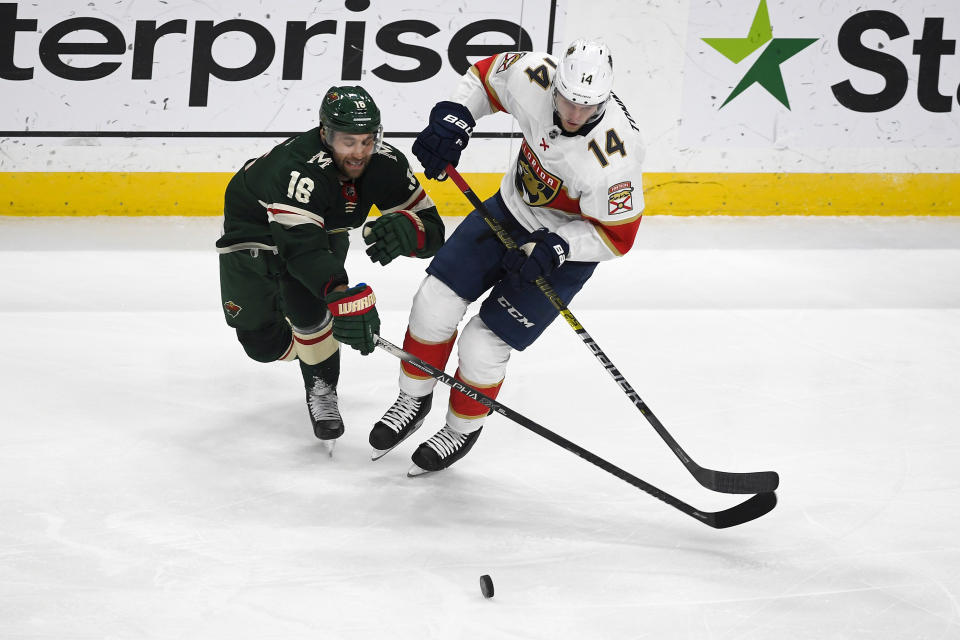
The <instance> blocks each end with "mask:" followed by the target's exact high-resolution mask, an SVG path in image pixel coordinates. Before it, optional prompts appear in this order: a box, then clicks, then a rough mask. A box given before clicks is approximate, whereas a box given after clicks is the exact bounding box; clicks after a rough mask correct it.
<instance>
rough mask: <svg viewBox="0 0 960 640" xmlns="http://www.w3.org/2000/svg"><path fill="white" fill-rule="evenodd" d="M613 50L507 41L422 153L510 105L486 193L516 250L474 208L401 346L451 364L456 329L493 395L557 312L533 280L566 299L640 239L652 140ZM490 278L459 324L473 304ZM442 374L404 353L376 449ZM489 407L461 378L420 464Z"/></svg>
mask: <svg viewBox="0 0 960 640" xmlns="http://www.w3.org/2000/svg"><path fill="white" fill-rule="evenodd" d="M612 85H613V60H612V57H611V55H610V52H609V50H608V48H607V47H606V46H605V45H604V44H602V43H599V42H590V41H585V40H576V41H575V42H573V43H572V44H571V45H570V46H569V47H568V48H567V49H566V51H565V53H564V54H563V56H562V57H561V58H560V59H559V60H558V59H557V58H555V57H554V56H552V55H549V54H546V53H533V52H514V53H501V54H498V55H495V56H492V57H490V58H486V59H484V60H481V61H480V62H478V63H476V64H475V65H473V66H472V67H470V69H469V71H468V72H467V73H466V74H465V75H464V76H463V78H462V79H461V80H460V82H459V84H458V85H457V87H456V90H455V92H454V95H453V97H452V99H451V100H450V101H444V102H439V103H437V105H436V106H434V108H433V110H432V111H431V112H430V120H429V124H428V125H427V127H426V128H425V129H424V130H423V131H422V132H421V133H420V134H419V135H418V136H417V139H416V141H415V143H414V145H413V153H414V155H416V156H417V158H418V159H419V160H420V162H421V163H422V164H423V166H424V171H425V174H426V177H427V178H433V179H441V180H442V179H444V178H445V177H446V176H445V174H444V169H445V168H446V166H447V165H448V164H452V165H453V166H456V165H457V163H458V162H459V159H460V153H461V151H462V150H463V148H464V147H466V145H467V143H468V142H469V139H470V134H471V133H472V131H473V128H474V126H475V125H476V119H478V118H482V117H483V116H486V115H489V114H492V113H495V112H497V111H504V112H507V113H509V114H511V115H512V116H513V117H514V118H516V120H517V123H518V124H519V127H520V130H521V131H522V132H523V141H522V144H521V147H520V152H519V154H518V156H517V160H516V165H515V166H514V167H512V168H511V170H509V171H508V172H507V173H506V174H505V175H504V178H503V181H502V183H501V185H500V190H499V192H498V193H497V194H496V195H494V196H493V197H492V198H490V199H489V200H487V201H486V202H485V203H484V204H485V206H486V208H487V210H488V211H489V212H490V214H491V215H492V216H493V217H495V218H496V219H497V220H498V221H499V222H500V224H501V225H502V226H503V227H504V228H505V229H506V230H507V231H508V232H509V233H510V235H511V237H513V239H514V240H515V241H516V243H517V245H518V246H519V247H520V249H513V250H509V251H508V250H507V249H506V248H505V247H504V245H503V244H502V243H501V242H500V240H499V239H498V238H497V237H496V236H495V235H494V234H493V233H492V232H491V230H490V228H489V226H488V225H487V224H486V223H485V222H484V220H483V218H482V216H481V215H480V213H479V212H477V211H474V212H472V213H471V214H470V215H469V216H467V218H465V219H464V221H463V222H462V223H461V224H460V225H459V226H458V227H457V229H456V230H455V231H454V233H453V234H452V235H451V237H450V239H449V240H448V241H447V243H446V244H445V245H444V246H443V247H442V248H441V249H440V250H439V251H438V252H437V254H436V256H434V258H433V260H432V261H431V263H430V266H429V267H428V268H427V274H428V275H427V277H426V278H425V279H424V281H423V283H422V284H421V285H420V289H419V290H418V292H417V294H416V296H415V297H414V300H413V308H412V309H411V311H410V319H409V324H408V327H407V332H406V335H405V337H404V342H403V348H404V350H405V351H408V352H410V353H412V354H413V355H415V356H417V357H418V358H420V359H422V360H424V361H426V362H428V363H430V364H431V365H433V366H434V367H437V368H438V369H444V367H445V365H446V363H447V359H448V358H449V356H450V353H451V351H452V349H453V345H454V343H455V342H456V343H457V344H458V347H459V348H458V356H459V367H458V369H457V372H456V375H455V377H456V378H457V379H458V380H461V381H463V382H464V383H466V384H468V385H470V386H471V387H474V388H476V389H479V390H480V391H482V392H483V393H485V394H486V395H488V396H490V397H492V398H495V397H496V396H497V394H498V393H499V391H500V388H501V386H502V385H503V381H504V375H505V372H506V368H507V361H508V360H509V359H510V354H511V352H512V351H513V350H517V351H522V350H524V349H525V348H526V347H528V346H529V345H530V344H532V343H533V342H534V340H536V339H537V337H539V336H540V334H541V333H543V331H544V329H546V327H547V326H548V325H549V324H550V323H551V322H552V321H553V320H554V319H555V318H556V316H557V310H556V308H555V307H554V306H553V305H552V304H551V303H550V301H549V300H548V299H547V298H546V296H544V295H543V294H542V293H541V292H540V290H539V288H538V287H537V286H536V285H534V284H532V283H533V282H534V281H535V280H536V279H537V278H538V277H539V276H544V277H545V278H546V279H547V280H548V281H549V282H550V283H551V284H552V285H553V287H554V289H555V290H556V292H557V293H558V294H559V296H560V297H561V298H562V299H563V300H565V301H566V302H568V303H569V302H570V300H571V299H572V298H573V297H574V296H575V294H576V293H577V292H578V291H579V290H580V288H581V287H582V286H583V285H584V283H585V282H586V281H587V279H588V278H590V276H591V275H592V274H593V271H594V269H595V268H596V266H597V263H599V262H602V261H604V260H610V259H612V258H616V257H619V256H622V255H624V254H625V253H627V251H629V250H630V248H631V246H632V245H633V241H634V237H635V236H636V233H637V227H638V225H639V224H640V218H641V214H642V211H643V186H642V175H641V166H640V165H641V161H642V159H643V153H644V149H643V144H642V141H641V139H640V135H639V130H638V128H637V125H636V123H635V122H634V120H633V119H632V118H631V117H630V114H629V113H628V112H627V109H626V107H625V106H624V105H623V103H622V102H621V101H620V100H619V99H618V98H617V96H616V95H615V94H614V93H613V92H612ZM487 291H489V294H488V295H487V296H486V298H485V299H484V300H483V302H482V304H481V306H480V311H479V313H478V314H477V315H476V316H474V317H472V318H471V319H470V320H469V321H468V322H467V324H466V325H465V326H464V328H463V331H462V332H461V333H460V336H459V341H458V340H457V330H458V327H459V325H460V322H461V320H462V319H463V316H464V314H465V312H466V309H467V305H468V304H469V303H470V302H472V301H475V300H478V299H480V297H481V296H482V295H483V294H484V293H485V292H487ZM435 384H436V381H435V380H434V379H433V378H430V377H427V376H425V375H424V374H423V373H422V372H420V371H419V370H418V369H416V368H415V367H413V366H412V365H408V364H407V363H402V365H401V371H400V395H399V397H398V398H397V400H396V402H394V404H393V405H392V406H391V407H390V408H389V409H388V410H387V412H386V413H385V414H384V416H383V418H381V420H380V421H378V422H377V423H376V424H375V425H374V427H373V429H372V431H371V432H370V444H371V446H372V447H373V459H374V460H376V459H377V458H379V457H381V456H383V455H384V454H386V453H387V452H388V451H390V450H391V449H392V448H394V447H395V446H396V445H397V444H399V443H400V442H402V441H403V440H404V439H405V438H407V437H408V436H409V435H410V434H411V433H413V432H414V431H415V430H416V429H418V428H419V427H420V425H421V424H422V423H423V421H424V418H425V417H426V415H427V413H428V411H429V410H430V407H431V404H432V397H433V388H434V385H435ZM488 413H489V410H488V409H487V408H486V407H485V406H483V405H482V404H480V403H479V402H477V401H475V400H471V399H470V398H468V397H467V396H465V395H463V394H461V393H459V392H456V391H451V393H450V403H449V407H448V409H447V414H446V423H445V425H444V426H443V428H442V429H440V431H438V432H437V433H436V434H435V435H433V436H432V437H431V438H429V439H428V440H427V441H426V442H424V443H423V444H421V445H420V446H419V447H418V448H417V449H416V451H415V452H414V454H413V463H414V464H413V466H412V467H411V469H410V472H409V474H410V475H420V474H422V473H425V472H432V471H439V470H441V469H445V468H447V467H449V466H450V465H451V464H453V463H454V462H456V461H457V460H459V459H460V458H462V457H463V456H464V455H465V454H466V453H467V452H468V451H469V450H470V449H471V447H473V444H474V443H475V442H476V440H477V438H478V437H479V435H480V430H481V428H482V426H483V423H484V420H485V418H486V416H487V415H488Z"/></svg>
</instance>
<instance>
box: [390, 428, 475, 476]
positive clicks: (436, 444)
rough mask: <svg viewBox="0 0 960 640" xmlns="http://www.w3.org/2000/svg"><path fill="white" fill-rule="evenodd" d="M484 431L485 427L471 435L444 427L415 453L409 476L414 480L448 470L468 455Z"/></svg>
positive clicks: (408, 472)
mask: <svg viewBox="0 0 960 640" xmlns="http://www.w3.org/2000/svg"><path fill="white" fill-rule="evenodd" d="M482 430H483V427H480V428H479V429H477V430H476V431H473V432H471V433H460V432H459V431H455V430H453V429H451V428H450V427H449V426H447V425H444V427H443V429H440V431H437V432H436V433H435V434H433V437H431V438H430V439H429V440H427V441H426V442H424V443H423V444H421V445H420V446H419V447H417V450H416V451H414V452H413V456H412V458H411V459H412V460H413V466H411V467H410V470H409V471H407V475H408V476H410V477H411V478H413V477H416V476H422V475H423V474H425V473H432V472H434V471H442V470H443V469H446V468H447V467H449V466H450V465H452V464H453V463H454V462H456V461H457V460H459V459H460V458H462V457H463V456H465V455H467V452H468V451H470V449H472V448H473V444H474V443H475V442H476V441H477V438H479V437H480V432H481V431H482Z"/></svg>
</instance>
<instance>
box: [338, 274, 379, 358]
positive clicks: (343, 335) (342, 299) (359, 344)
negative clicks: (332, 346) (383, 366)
mask: <svg viewBox="0 0 960 640" xmlns="http://www.w3.org/2000/svg"><path fill="white" fill-rule="evenodd" d="M376 303H377V298H376V296H374V295H373V289H371V288H370V285H368V284H366V283H363V282H361V283H360V284H357V285H354V286H352V287H350V288H349V289H347V290H345V291H334V292H332V293H328V294H327V308H328V309H330V313H332V314H333V337H334V338H336V339H337V340H339V341H340V342H342V343H343V344H346V345H350V346H351V347H353V348H354V349H356V350H357V351H359V352H360V353H361V354H363V355H367V354H369V353H372V352H373V350H374V348H375V347H376V346H377V345H376V342H374V339H373V334H375V333H379V332H380V315H379V314H378V313H377V307H376Z"/></svg>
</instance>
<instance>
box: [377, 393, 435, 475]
mask: <svg viewBox="0 0 960 640" xmlns="http://www.w3.org/2000/svg"><path fill="white" fill-rule="evenodd" d="M432 403H433V393H432V392H431V393H429V394H427V395H425V396H422V397H420V398H417V397H414V396H411V395H410V394H408V393H405V392H403V391H401V392H400V395H399V396H398V397H397V400H396V401H395V402H394V403H393V406H392V407H390V408H389V409H387V412H386V413H385V414H383V417H382V418H380V420H378V421H377V423H376V424H375V425H373V429H371V430H370V446H371V447H373V451H372V452H371V454H370V458H371V459H372V460H379V459H380V458H382V457H383V456H385V455H386V454H387V453H389V452H390V451H391V450H392V449H393V448H394V447H396V446H397V445H398V444H400V443H401V442H403V441H404V440H406V439H407V437H409V436H410V434H411V433H413V432H414V431H416V430H417V429H419V428H420V425H422V424H423V419H424V418H426V417H427V414H428V413H429V412H430V406H431V404H432Z"/></svg>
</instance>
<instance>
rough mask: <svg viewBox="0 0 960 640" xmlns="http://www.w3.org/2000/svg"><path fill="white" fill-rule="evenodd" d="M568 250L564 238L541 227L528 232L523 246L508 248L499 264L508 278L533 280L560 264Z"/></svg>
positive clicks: (545, 274)
mask: <svg viewBox="0 0 960 640" xmlns="http://www.w3.org/2000/svg"><path fill="white" fill-rule="evenodd" d="M569 252H570V245H569V244H567V241H566V240H564V239H563V238H561V237H560V236H558V235H557V234H555V233H553V232H552V231H547V230H546V229H544V228H542V227H541V228H540V229H537V230H536V231H534V232H533V233H531V234H530V236H529V237H528V238H527V241H526V242H525V243H524V244H523V246H521V247H519V248H517V249H509V250H508V251H507V253H506V254H504V256H503V260H502V261H501V263H500V265H501V266H502V267H503V270H504V271H506V272H507V276H508V277H510V278H516V279H519V280H521V281H523V282H534V281H536V279H537V278H539V277H540V276H544V277H546V276H548V275H550V274H551V273H552V272H553V270H554V269H556V268H557V267H559V266H560V265H562V264H563V263H564V261H565V260H566V259H567V254H568V253H569Z"/></svg>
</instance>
